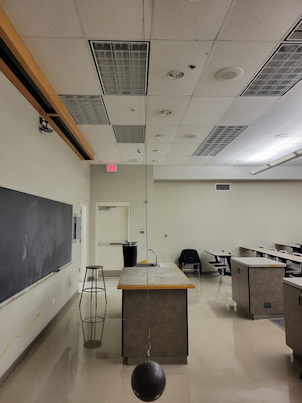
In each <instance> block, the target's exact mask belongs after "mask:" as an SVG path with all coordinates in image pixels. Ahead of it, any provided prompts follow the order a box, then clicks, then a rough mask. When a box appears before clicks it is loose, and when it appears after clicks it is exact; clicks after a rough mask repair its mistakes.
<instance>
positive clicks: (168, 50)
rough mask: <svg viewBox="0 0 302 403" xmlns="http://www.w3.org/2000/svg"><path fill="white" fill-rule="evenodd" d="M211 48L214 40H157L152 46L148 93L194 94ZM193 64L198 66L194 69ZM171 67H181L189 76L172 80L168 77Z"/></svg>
mask: <svg viewBox="0 0 302 403" xmlns="http://www.w3.org/2000/svg"><path fill="white" fill-rule="evenodd" d="M211 47H212V43H211V42H196V41H190V42H189V41H154V42H153V43H152V49H151V59H150V73H149V84H148V94H149V95H181V96H183V95H192V94H193V92H194V90H195V87H196V85H197V82H198V80H199V77H200V75H201V72H202V70H203V68H204V65H205V63H206V61H207V58H208V55H209V53H210V50H211ZM180 54H181V57H179V55H180ZM189 66H196V67H195V68H193V69H192V68H190V67H189ZM171 70H180V71H182V72H184V73H185V75H184V77H183V78H181V79H178V80H172V79H171V78H169V77H168V72H169V71H171Z"/></svg>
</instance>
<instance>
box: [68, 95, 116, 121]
mask: <svg viewBox="0 0 302 403" xmlns="http://www.w3.org/2000/svg"><path fill="white" fill-rule="evenodd" d="M60 98H61V99H62V101H63V103H64V104H65V106H66V108H67V109H68V111H69V113H70V114H71V116H72V117H73V119H74V121H75V122H76V124H77V125H86V124H88V125H109V124H110V122H109V119H108V116H107V111H106V109H105V105H104V102H103V99H102V97H100V96H99V95H60Z"/></svg>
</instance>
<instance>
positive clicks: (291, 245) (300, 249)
mask: <svg viewBox="0 0 302 403" xmlns="http://www.w3.org/2000/svg"><path fill="white" fill-rule="evenodd" d="M275 245H276V247H278V246H283V247H284V246H287V247H289V248H292V250H293V252H298V253H301V252H302V246H301V244H300V243H298V242H296V243H284V242H282V243H280V242H275Z"/></svg>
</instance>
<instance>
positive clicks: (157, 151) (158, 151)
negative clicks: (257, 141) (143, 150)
mask: <svg viewBox="0 0 302 403" xmlns="http://www.w3.org/2000/svg"><path fill="white" fill-rule="evenodd" d="M153 152H154V153H161V150H153Z"/></svg>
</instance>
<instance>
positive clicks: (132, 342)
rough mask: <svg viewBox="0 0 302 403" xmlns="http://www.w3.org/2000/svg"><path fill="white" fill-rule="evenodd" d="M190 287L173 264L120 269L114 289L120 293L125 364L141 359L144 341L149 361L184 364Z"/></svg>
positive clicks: (184, 276)
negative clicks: (149, 347)
mask: <svg viewBox="0 0 302 403" xmlns="http://www.w3.org/2000/svg"><path fill="white" fill-rule="evenodd" d="M190 288H195V286H194V284H193V283H192V282H191V281H190V279H189V278H188V277H187V276H186V275H185V274H184V273H183V272H182V271H181V270H180V269H179V268H178V267H177V266H176V264H175V263H161V264H160V265H159V266H156V267H137V266H135V267H124V268H123V270H122V273H121V276H120V280H119V283H118V289H120V290H122V291H123V322H122V356H123V357H124V358H125V361H126V363H128V364H135V363H138V362H141V361H143V360H145V359H146V353H147V343H148V342H150V344H151V359H154V360H155V361H158V362H161V363H179V364H185V363H187V356H188V310H187V290H188V289H190ZM147 329H150V338H149V339H148V338H147V335H148V331H147Z"/></svg>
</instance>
